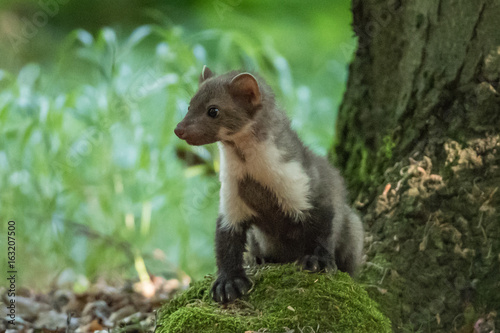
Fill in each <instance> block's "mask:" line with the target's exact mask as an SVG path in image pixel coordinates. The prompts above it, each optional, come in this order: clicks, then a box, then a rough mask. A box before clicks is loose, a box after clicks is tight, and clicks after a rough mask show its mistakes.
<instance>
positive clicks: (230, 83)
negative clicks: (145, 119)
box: [174, 66, 262, 146]
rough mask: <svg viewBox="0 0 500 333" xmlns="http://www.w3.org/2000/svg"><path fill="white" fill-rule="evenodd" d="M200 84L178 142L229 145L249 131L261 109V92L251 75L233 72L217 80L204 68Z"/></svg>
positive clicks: (183, 123) (181, 128)
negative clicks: (239, 135)
mask: <svg viewBox="0 0 500 333" xmlns="http://www.w3.org/2000/svg"><path fill="white" fill-rule="evenodd" d="M199 82H200V85H199V89H198V91H197V92H196V94H195V95H194V96H193V98H192V99H191V102H190V103H189V108H188V112H187V114H186V116H185V117H184V119H183V120H182V121H181V122H180V123H179V124H177V127H176V128H175V130H174V132H175V134H176V135H177V136H178V137H179V138H181V139H183V140H186V142H187V143H188V144H190V145H195V146H199V145H205V144H209V143H213V142H216V141H224V140H228V141H230V140H231V139H232V138H233V137H234V136H235V135H237V134H239V133H241V132H242V131H245V130H249V126H250V125H251V123H252V119H254V117H255V115H256V113H257V112H258V111H259V110H260V109H262V96H261V91H260V88H259V84H258V83H257V80H256V79H255V77H254V76H253V75H252V74H249V73H241V72H236V71H233V72H229V73H226V74H223V75H219V76H215V75H214V73H213V72H212V71H211V70H210V69H209V68H208V67H206V66H204V67H203V70H202V72H201V75H200V81H199Z"/></svg>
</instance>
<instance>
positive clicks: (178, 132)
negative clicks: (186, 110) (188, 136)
mask: <svg viewBox="0 0 500 333" xmlns="http://www.w3.org/2000/svg"><path fill="white" fill-rule="evenodd" d="M174 133H175V135H177V136H178V137H179V139H182V138H183V136H184V126H182V125H181V123H178V124H177V127H176V128H175V129H174Z"/></svg>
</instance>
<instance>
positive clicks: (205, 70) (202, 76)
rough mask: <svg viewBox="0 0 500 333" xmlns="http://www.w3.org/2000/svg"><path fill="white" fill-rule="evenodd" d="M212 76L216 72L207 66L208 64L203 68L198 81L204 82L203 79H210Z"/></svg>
mask: <svg viewBox="0 0 500 333" xmlns="http://www.w3.org/2000/svg"><path fill="white" fill-rule="evenodd" d="M212 76H214V73H213V72H212V71H211V70H210V68H208V67H207V65H205V66H203V69H202V70H201V74H200V79H199V80H198V83H199V84H202V83H203V81H205V80H206V79H210V78H211V77H212Z"/></svg>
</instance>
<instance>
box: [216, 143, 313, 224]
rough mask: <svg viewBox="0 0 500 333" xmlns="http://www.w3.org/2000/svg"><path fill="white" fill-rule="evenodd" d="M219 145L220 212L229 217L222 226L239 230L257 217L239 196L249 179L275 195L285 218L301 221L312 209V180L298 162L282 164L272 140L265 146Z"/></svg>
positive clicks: (256, 144) (260, 144) (279, 152)
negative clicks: (244, 181) (239, 227)
mask: <svg viewBox="0 0 500 333" xmlns="http://www.w3.org/2000/svg"><path fill="white" fill-rule="evenodd" d="M238 149H240V154H243V156H244V161H243V160H242V158H241V155H240V156H238V153H237V152H236V150H235V148H234V147H231V146H224V144H221V143H219V150H220V159H221V168H220V181H221V191H220V211H221V213H223V215H224V216H225V217H226V218H225V221H223V224H225V225H226V226H228V227H231V226H232V227H236V226H237V225H238V224H239V223H240V222H242V221H244V220H246V219H248V218H250V217H252V216H257V215H258V214H257V213H256V212H255V211H253V210H252V209H251V208H250V207H248V206H247V205H246V204H245V202H244V201H243V200H242V199H241V198H240V196H239V194H238V184H239V182H240V181H241V180H243V179H244V178H245V177H247V176H250V177H251V178H252V179H254V180H256V181H257V182H259V183H260V184H261V185H263V186H264V187H266V188H267V189H269V190H270V191H272V192H273V193H274V194H275V195H276V198H277V200H278V204H279V205H280V207H281V209H282V210H283V212H284V213H285V214H288V215H289V216H291V217H293V218H295V219H296V220H297V221H301V220H302V219H303V218H304V217H305V214H306V213H305V211H307V210H308V209H310V208H312V206H311V204H310V203H309V200H308V199H309V191H310V188H309V177H308V176H307V174H306V173H305V171H304V170H303V168H302V166H301V164H300V163H299V162H297V161H289V162H284V161H282V158H281V155H282V152H281V151H280V150H279V149H278V148H277V147H276V145H275V144H274V143H273V140H272V138H269V139H268V140H266V141H264V142H251V143H249V144H247V145H245V146H242V147H238Z"/></svg>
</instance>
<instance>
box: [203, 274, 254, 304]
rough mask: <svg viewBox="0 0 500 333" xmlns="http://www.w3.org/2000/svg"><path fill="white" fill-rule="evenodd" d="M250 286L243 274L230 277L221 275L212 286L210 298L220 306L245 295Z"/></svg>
mask: <svg viewBox="0 0 500 333" xmlns="http://www.w3.org/2000/svg"><path fill="white" fill-rule="evenodd" d="M251 286H252V283H251V282H250V280H249V279H248V278H247V277H246V275H245V274H244V273H242V274H238V275H232V276H228V275H224V274H221V275H219V277H218V278H217V280H215V282H214V284H213V286H212V298H213V299H214V301H216V302H219V303H222V304H225V303H229V302H232V301H234V300H235V299H237V298H239V297H240V296H242V295H245V294H246V293H247V292H248V291H249V290H250V287H251Z"/></svg>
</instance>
